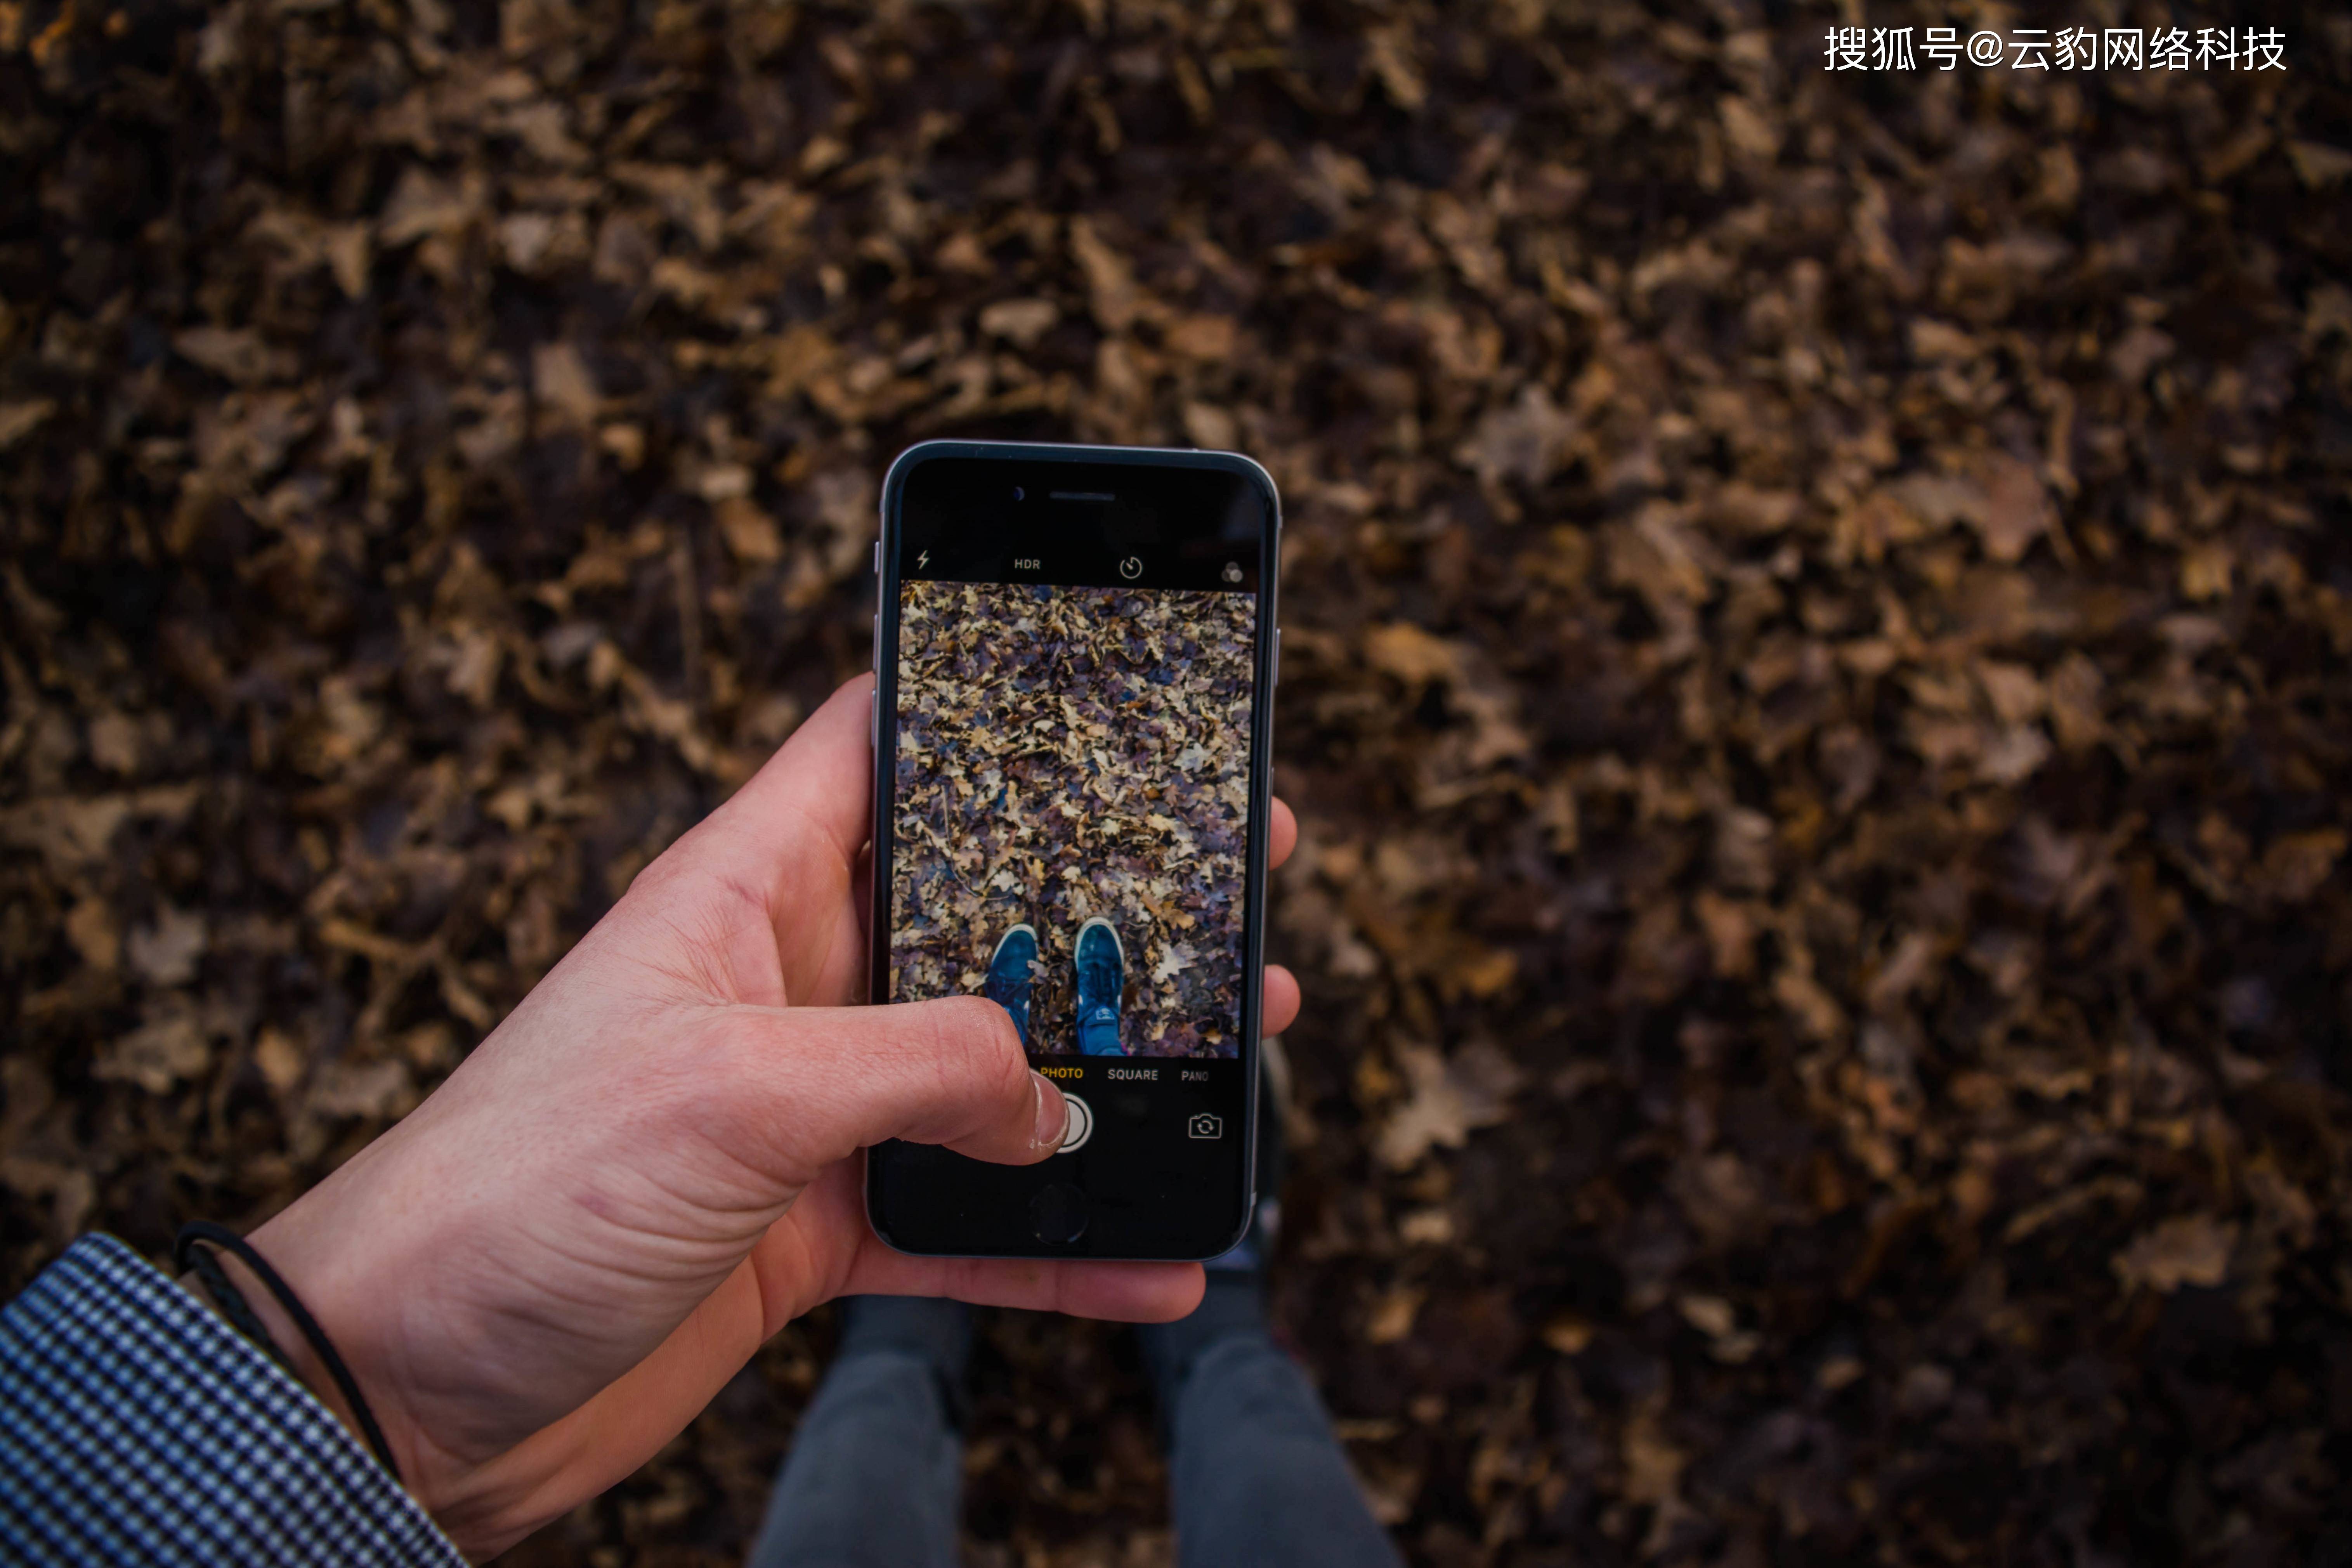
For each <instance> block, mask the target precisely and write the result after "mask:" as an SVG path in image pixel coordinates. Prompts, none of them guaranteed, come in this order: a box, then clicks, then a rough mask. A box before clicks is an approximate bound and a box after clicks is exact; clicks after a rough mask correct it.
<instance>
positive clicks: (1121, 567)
mask: <svg viewBox="0 0 2352 1568" xmlns="http://www.w3.org/2000/svg"><path fill="white" fill-rule="evenodd" d="M1118 574H1119V575H1120V576H1122V577H1124V578H1126V579H1127V580H1128V581H1129V582H1130V583H1132V582H1134V581H1135V580H1136V579H1137V578H1138V577H1140V576H1142V575H1143V557H1142V556H1140V555H1130V556H1129V557H1128V558H1127V559H1126V560H1124V561H1122V562H1120V563H1118Z"/></svg>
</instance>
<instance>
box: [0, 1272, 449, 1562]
mask: <svg viewBox="0 0 2352 1568" xmlns="http://www.w3.org/2000/svg"><path fill="white" fill-rule="evenodd" d="M0 1561H5V1562H8V1563H42V1564H47V1563H58V1564H67V1563H70V1564H74V1565H76V1568H80V1565H82V1564H99V1563H170V1564H179V1563H191V1564H194V1563H205V1564H211V1563H237V1564H245V1563H256V1564H278V1563H283V1564H288V1565H294V1564H301V1565H305V1568H308V1565H310V1564H325V1563H335V1564H346V1563H348V1564H354V1565H357V1568H392V1565H394V1564H397V1565H399V1568H412V1565H417V1564H425V1563H430V1564H433V1565H435V1568H463V1564H464V1563H465V1559H464V1558H462V1557H460V1556H459V1555H458V1554H457V1549H456V1548H455V1547H453V1546H451V1545H450V1543H449V1542H448V1539H447V1538H446V1536H444V1535H443V1534H442V1533H441V1532H440V1531H437V1530H436V1529H435V1528H434V1527H433V1521H431V1520H429V1519H427V1518H426V1517H425V1511H424V1510H422V1509H420V1508H418V1507H417V1506H416V1503H415V1500H412V1499H411V1498H410V1497H409V1495H408V1494H407V1492H405V1491H404V1490H403V1489H401V1488H400V1486H399V1485H398V1484H397V1483H395V1482H394V1480H393V1479H392V1477H391V1476H389V1475H387V1474H386V1473H385V1472H384V1469H383V1467H382V1466H380V1465H378V1464H377V1463H376V1462H375V1460H374V1459H373V1458H372V1457H371V1456H370V1455H369V1454H368V1452H367V1450H366V1449H364V1448H362V1447H360V1445H359V1444H358V1442H356V1441H355V1440H354V1439H353V1438H352V1436H351V1435H350V1434H349V1433H348V1432H346V1431H345V1430H344V1429H343V1426H342V1424H341V1422H339V1421H337V1420H336V1419H335V1417H334V1415H333V1414H332V1413H331V1412H330V1411H329V1410H328V1409H327V1407H326V1406H325V1405H321V1404H320V1403H319V1401H318V1400H317V1399H316V1398H314V1397H313V1396H312V1395H311V1394H310V1391H309V1390H308V1389H306V1388H304V1387H303V1386H302V1385H301V1384H299V1383H298V1382H296V1381H295V1380H294V1379H293V1378H292V1377H290V1376H289V1375H288V1374H287V1373H286V1372H285V1371H284V1370H283V1369H281V1368H280V1367H279V1366H278V1364H277V1363H275V1362H273V1361H271V1360H270V1359H269V1358H268V1356H266V1355H264V1354H263V1353H262V1352H261V1351H260V1350H259V1349H258V1348H257V1347H256V1346H254V1345H252V1344H249V1343H247V1342H246V1341H245V1340H244V1339H243V1338H242V1337H241V1336H239V1335H238V1334H237V1333H236V1331H235V1330H233V1329H231V1328H230V1327H229V1326H228V1325H227V1324H226V1322H224V1321H222V1320H221V1319H220V1318H219V1317H217V1316H215V1314H214V1313H212V1312H210V1311H207V1310H205V1308H204V1306H203V1305H202V1304H201V1303H199V1302H198V1301H197V1300H195V1299H194V1297H192V1296H190V1295H189V1294H188V1293H187V1292H186V1291H184V1290H183V1289H180V1288H179V1287H178V1286H177V1285H175V1284H173V1282H172V1281H171V1280H170V1279H166V1278H165V1277H164V1276H163V1274H162V1273H161V1272H159V1271H158V1270H156V1269H155V1268H152V1267H151V1266H149V1265H148V1264H147V1263H146V1262H145V1261H144V1260H142V1258H140V1257H139V1255H138V1254H137V1253H135V1252H133V1251H131V1248H129V1247H125V1246H124V1245H123V1244H122V1243H121V1242H120V1241H117V1240H115V1239H114V1238H113V1237H110V1236H86V1237H82V1238H81V1239H80V1240H79V1241H77V1242H75V1243H74V1244H73V1246H72V1247H69V1248H68V1249H67V1251H66V1254H65V1256H64V1257H62V1258H58V1260H57V1261H56V1262H55V1263H53V1264H51V1265H50V1266H49V1267H48V1268H47V1269H45V1270H44V1271H43V1272H42V1273H41V1275H40V1277H39V1278H38V1279H35V1280H34V1281H33V1283H32V1284H31V1285H30V1286H29V1287H27V1288H26V1291H25V1293H24V1294H23V1295H21V1296H19V1297H17V1298H16V1300H14V1301H13V1302H11V1303H9V1305H8V1306H7V1308H6V1310H0Z"/></svg>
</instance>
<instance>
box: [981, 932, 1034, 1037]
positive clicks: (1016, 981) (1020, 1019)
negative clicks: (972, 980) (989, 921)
mask: <svg viewBox="0 0 2352 1568" xmlns="http://www.w3.org/2000/svg"><path fill="white" fill-rule="evenodd" d="M1036 963H1037V931H1036V929H1035V928H1034V927H1033V926H1032V925H1030V924H1029V922H1028V921H1022V922H1021V923H1020V924H1019V925H1017V926H1014V927H1013V929H1012V930H1011V931H1006V932H1005V933H1004V934H1003V936H1002V937H1000V938H998V939H997V943H996V952H995V954H994V956H992V957H991V958H990V959H989V961H988V978H987V979H986V980H983V981H982V982H981V984H980V994H982V995H983V996H985V997H987V998H988V999H989V1000H990V1001H992V1002H993V1003H995V1004H996V1005H998V1006H1000V1007H1002V1008H1003V1009H1004V1010H1005V1011H1006V1012H1007V1013H1010V1014H1012V1015H1013V1027H1014V1028H1015V1029H1018V1030H1019V1031H1020V1032H1021V1043H1022V1044H1023V1045H1024V1046H1026V1045H1027V1044H1028V1043H1029V981H1030V976H1031V974H1032V973H1033V972H1034V969H1035V966H1036Z"/></svg>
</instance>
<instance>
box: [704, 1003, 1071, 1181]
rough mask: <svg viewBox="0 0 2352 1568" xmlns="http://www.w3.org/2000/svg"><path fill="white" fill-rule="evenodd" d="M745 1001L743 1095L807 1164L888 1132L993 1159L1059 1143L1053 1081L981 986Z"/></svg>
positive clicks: (1023, 1155) (1048, 1149) (1040, 1153)
mask: <svg viewBox="0 0 2352 1568" xmlns="http://www.w3.org/2000/svg"><path fill="white" fill-rule="evenodd" d="M743 1011H744V1012H746V1013H751V1014H754V1015H757V1016H759V1017H760V1018H761V1020H762V1024H763V1026H762V1027H761V1028H760V1029H758V1030H756V1031H754V1033H755V1034H756V1035H757V1036H758V1037H759V1039H758V1042H757V1048H755V1049H754V1050H752V1051H751V1052H750V1053H749V1055H750V1057H751V1068H750V1072H751V1075H752V1076H753V1077H754V1078H755V1079H757V1080H758V1081H757V1088H758V1089H762V1090H764V1091H765V1092H755V1093H754V1094H751V1095H748V1096H745V1097H743V1098H744V1099H745V1100H748V1101H756V1102H759V1103H761V1104H762V1105H764V1106H765V1107H767V1113H766V1117H765V1118H764V1119H765V1120H766V1121H767V1125H766V1128H765V1130H764V1131H765V1136H766V1137H768V1138H771V1139H772V1138H774V1137H775V1136H776V1131H777V1128H778V1127H779V1126H780V1125H781V1126H782V1128H783V1129H785V1141H786V1142H787V1145H788V1146H789V1147H790V1148H791V1149H792V1151H793V1153H795V1154H797V1155H799V1156H800V1160H799V1161H796V1163H804V1168H806V1169H809V1170H810V1173H812V1174H813V1173H814V1167H818V1166H822V1165H825V1164H830V1163H833V1162H834V1161H835V1160H840V1159H845V1158H847V1157H848V1156H849V1155H850V1154H851V1153H853V1152H856V1150H858V1149H861V1148H866V1147H868V1146H870V1145H872V1144H876V1143H880V1142H885V1141H887V1140H888V1139H892V1138H903V1139H905V1140H906V1141H908V1142H910V1143H936V1144H940V1145H943V1146H945V1147H947V1148H949V1149H952V1150H954V1151H955V1152H957V1153H959V1154H968V1155H970V1156H971V1157H972V1158H973V1159H975V1160H986V1161H988V1162H989V1163H992V1164H998V1165H1027V1164H1034V1163H1036V1162H1037V1161H1039V1160H1042V1159H1044V1158H1045V1156H1047V1155H1048V1154H1051V1153H1053V1152H1055V1150H1057V1149H1058V1148H1060V1147H1061V1142H1062V1127H1063V1123H1064V1122H1065V1121H1066V1120H1067V1119H1068V1116H1069V1108H1068V1105H1067V1104H1066V1102H1065V1101H1064V1100H1063V1099H1062V1091H1061V1090H1060V1089H1055V1087H1054V1086H1053V1085H1052V1084H1051V1083H1049V1082H1047V1081H1046V1080H1045V1078H1044V1077H1043V1076H1042V1075H1040V1074H1038V1073H1035V1072H1033V1071H1031V1070H1030V1068H1029V1058H1028V1057H1027V1055H1026V1054H1025V1053H1024V1052H1023V1050H1022V1048H1021V1037H1020V1036H1019V1035H1018V1034H1017V1033H1016V1032H1015V1031H1014V1030H1013V1020H1012V1019H1011V1018H1010V1017H1009V1016H1006V1014H1005V1011H1004V1009H1003V1008H1002V1007H1000V1006H998V1005H996V1004H995V1003H993V1002H991V1001H989V1000H987V999H986V998H985V997H981V996H950V997H945V998H942V999H940V1000H939V1001H935V1002H901V1003H895V1004H891V1005H887V1006H874V1007H790V1008H782V1007H778V1008H746V1009H743ZM745 1087H747V1088H750V1087H752V1086H751V1085H748V1084H747V1085H746V1086H745Z"/></svg>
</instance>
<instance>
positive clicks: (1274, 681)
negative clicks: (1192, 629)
mask: <svg viewBox="0 0 2352 1568" xmlns="http://www.w3.org/2000/svg"><path fill="white" fill-rule="evenodd" d="M878 635H879V633H878V631H877V636H878ZM875 657H876V658H877V660H878V659H879V658H881V651H880V645H879V644H877V645H876V651H875ZM1281 684H1282V628H1281V627H1280V626H1276V627H1275V628H1274V670H1273V673H1271V674H1269V675H1268V676H1267V677H1266V678H1265V689H1267V690H1268V691H1271V690H1273V689H1275V688H1276V687H1277V686H1279V685H1281Z"/></svg>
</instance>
